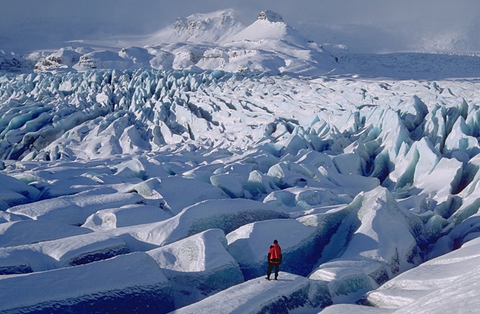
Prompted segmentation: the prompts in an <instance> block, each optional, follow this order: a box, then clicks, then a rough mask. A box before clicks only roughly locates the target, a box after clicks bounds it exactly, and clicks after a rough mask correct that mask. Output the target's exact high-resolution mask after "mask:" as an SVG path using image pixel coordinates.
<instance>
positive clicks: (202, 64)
mask: <svg viewBox="0 0 480 314" xmlns="http://www.w3.org/2000/svg"><path fill="white" fill-rule="evenodd" d="M0 48H1V46H0ZM0 58H1V59H0V62H1V63H0V70H6V71H23V72H28V71H29V67H30V69H31V63H32V62H31V61H28V60H35V61H36V63H35V66H34V68H33V70H34V71H35V72H44V71H49V72H56V73H58V72H62V71H72V70H77V71H86V70H91V69H120V70H125V69H132V68H153V69H159V70H183V69H194V70H225V71H229V72H239V71H255V72H258V71H259V72H272V73H275V74H277V73H303V74H316V75H319V74H325V73H328V72H330V71H333V70H335V69H336V68H337V67H338V64H336V61H335V58H334V57H333V56H332V55H331V54H330V53H328V52H326V51H324V50H322V49H321V47H320V46H319V45H317V44H315V43H313V42H311V41H308V40H307V39H305V38H304V37H303V36H302V35H300V34H299V33H298V32H297V31H296V30H294V29H293V28H291V27H290V26H288V25H287V24H286V23H285V22H283V20H282V17H281V16H280V15H279V14H277V13H274V12H272V11H266V12H261V13H260V15H259V17H258V19H257V21H255V22H254V23H252V24H251V25H249V26H248V27H245V26H244V25H243V24H242V23H240V22H238V19H237V17H236V12H235V11H234V10H222V11H217V12H213V13H209V14H194V15H191V16H188V17H186V18H178V19H177V20H176V21H175V22H174V23H173V25H172V26H168V27H166V28H163V29H161V30H159V31H157V32H155V33H153V34H149V35H142V36H131V37H125V38H117V37H115V36H114V37H113V38H109V37H105V38H99V39H96V40H91V39H89V40H76V41H69V42H68V45H67V46H64V47H63V48H61V49H58V50H56V51H54V52H53V53H52V52H51V51H50V52H49V51H42V52H39V51H36V52H35V53H31V54H29V55H28V56H24V57H23V59H22V58H20V59H19V58H16V59H14V58H13V57H10V58H8V56H7V55H5V54H4V55H0ZM2 60H3V61H2ZM31 70H32V69H31Z"/></svg>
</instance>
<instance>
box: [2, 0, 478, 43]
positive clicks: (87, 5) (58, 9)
mask: <svg viewBox="0 0 480 314" xmlns="http://www.w3.org/2000/svg"><path fill="white" fill-rule="evenodd" d="M228 8H233V9H236V10H237V11H238V12H239V19H240V20H241V21H242V22H243V23H244V24H245V25H248V24H250V23H252V22H253V21H254V20H255V19H256V17H257V15H258V13H259V12H260V11H262V10H272V11H275V12H277V13H279V14H281V15H282V16H283V19H284V21H285V22H286V23H288V24H290V25H291V26H293V27H295V28H297V29H298V30H299V31H300V32H301V33H302V34H304V35H305V36H307V37H309V38H310V39H313V40H315V41H316V42H317V43H320V44H324V43H330V44H335V45H339V44H340V45H345V46H347V47H348V48H349V49H350V50H351V51H354V52H374V53H378V52H399V51H437V52H443V51H446V52H450V51H480V38H479V36H477V34H478V30H480V1H478V0H459V1H453V0H402V1H399V0H395V1H393V0H296V1H290V0H288V1H287V0H243V1H241V2H240V1H233V0H208V1H198V0H177V1H164V0H102V1H97V0H83V1H76V0H42V1H39V0H15V1H14V0H0V49H5V48H8V47H15V46H21V44H22V39H23V40H25V39H27V38H28V36H27V34H32V33H35V34H36V35H37V37H38V38H39V40H38V41H39V42H41V40H40V39H41V38H44V40H43V41H44V42H48V41H49V40H51V39H52V38H55V37H57V38H59V39H62V40H64V39H72V38H81V37H89V36H90V37H95V36H99V34H100V35H104V36H109V35H111V34H113V33H117V34H118V33H122V34H141V33H148V32H154V31H155V30H159V29H161V28H162V27H165V26H167V25H170V24H172V23H173V22H175V19H176V18H177V17H186V16H188V15H191V14H194V13H209V12H213V11H216V10H223V9H228ZM60 30H64V32H61V33H55V32H56V31H60ZM67 30H68V31H67ZM12 34H13V35H12ZM12 36H13V37H15V38H12ZM69 36H70V37H72V38H67V37H69ZM1 41H3V44H2V42H1ZM27 41H28V40H27Z"/></svg>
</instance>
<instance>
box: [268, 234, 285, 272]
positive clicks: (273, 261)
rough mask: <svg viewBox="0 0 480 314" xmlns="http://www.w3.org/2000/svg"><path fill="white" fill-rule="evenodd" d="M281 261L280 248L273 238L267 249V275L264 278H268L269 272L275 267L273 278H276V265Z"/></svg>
mask: <svg viewBox="0 0 480 314" xmlns="http://www.w3.org/2000/svg"><path fill="white" fill-rule="evenodd" d="M280 263H282V249H281V248H280V245H278V241H277V240H273V244H272V245H270V249H269V250H268V270H267V277H266V278H265V279H267V280H270V274H271V273H272V269H273V268H274V267H275V280H277V278H278V266H279V265H280Z"/></svg>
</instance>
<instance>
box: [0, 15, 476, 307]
mask: <svg viewBox="0 0 480 314" xmlns="http://www.w3.org/2000/svg"><path fill="white" fill-rule="evenodd" d="M227 13H228V12H227ZM218 14H219V13H218V12H217V13H215V15H209V18H210V21H212V20H213V21H217V20H216V18H217V17H218ZM229 16H230V15H228V14H226V13H225V12H224V13H223V15H222V14H220V17H218V18H219V19H220V20H221V19H224V20H223V21H230V20H228V18H227V17H229ZM193 18H194V17H189V19H193ZM197 18H198V16H197ZM201 18H204V16H201ZM189 19H187V22H185V23H186V24H179V25H188V23H191V20H189ZM230 22H231V23H230ZM230 22H229V23H230V24H228V25H230V26H229V27H230V28H229V29H230V30H231V31H232V32H233V31H235V34H233V33H224V32H221V31H218V28H215V27H216V26H215V27H214V31H211V30H209V32H206V33H205V34H206V35H205V34H204V36H203V37H202V42H205V41H206V40H207V39H208V40H210V41H221V42H222V45H220V46H219V47H217V48H216V49H217V50H212V49H213V48H212V44H211V43H203V44H202V45H204V46H203V48H202V49H203V50H202V49H200V48H198V47H199V46H198V45H197V46H195V47H194V48H195V49H200V50H201V54H199V56H200V57H198V59H195V62H194V63H185V62H186V60H190V61H192V59H191V57H192V55H191V54H190V53H191V52H192V51H200V50H195V49H193V48H191V47H190V46H188V47H189V48H188V49H190V50H188V49H187V48H186V47H187V46H183V45H180V44H177V45H175V44H174V43H171V42H170V44H169V45H166V46H162V47H160V46H155V47H153V46H152V47H147V46H143V48H140V47H137V46H134V47H130V48H128V49H124V50H119V51H118V52H112V51H111V50H108V52H107V51H91V52H86V53H85V54H84V52H85V51H82V53H80V52H79V51H80V50H79V49H80V48H78V49H77V48H75V49H76V50H75V49H74V48H72V49H70V48H64V49H60V50H57V51H56V52H54V53H52V54H48V55H44V56H43V59H39V60H37V63H35V64H36V66H35V65H34V64H31V63H28V62H27V61H26V60H27V59H22V60H21V62H22V66H21V67H15V68H14V70H15V71H11V70H12V68H9V69H10V70H9V71H5V70H4V71H2V72H0V312H1V313H53V312H55V313H63V312H88V313H93V312H95V313H97V312H106V313H110V312H112V313H118V312H124V313H133V312H136V313H145V312H152V313H153V312H154V313H297V314H313V313H352V312H354V313H419V312H422V313H441V312H449V313H466V312H473V311H475V310H476V309H477V308H478V307H479V306H480V301H478V297H477V296H478V294H479V293H480V288H479V287H478V285H477V281H478V277H479V274H480V272H479V271H480V269H479V267H478V265H477V264H478V258H479V256H480V254H479V252H480V246H479V241H478V236H479V235H480V233H479V231H480V219H479V214H478V211H479V208H480V200H479V197H480V187H478V185H479V182H480V157H479V156H480V155H479V153H480V144H479V137H480V81H479V80H478V79H477V78H475V77H474V75H475V73H476V72H475V71H477V68H475V66H476V64H477V62H478V61H477V60H476V58H477V57H475V56H470V57H461V56H456V57H455V56H452V57H451V58H453V59H455V60H462V61H461V62H463V63H461V62H460V63H461V66H460V67H459V68H460V70H458V68H457V69H454V68H455V66H454V65H453V64H452V63H448V65H446V66H445V67H442V69H441V70H438V71H434V73H432V72H430V73H429V72H428V70H425V69H430V68H429V67H428V66H427V65H429V64H435V63H436V61H437V60H439V59H442V58H446V56H440V57H439V56H430V58H429V57H427V58H426V59H427V60H423V61H422V60H420V59H421V58H417V57H419V56H418V55H415V56H414V57H413V59H412V55H409V54H402V55H401V56H400V55H399V56H397V57H398V59H401V60H414V61H415V62H413V63H408V62H407V61H405V63H408V64H410V68H408V67H403V66H402V64H405V63H400V65H398V67H399V68H397V69H400V68H401V69H402V71H396V70H395V69H392V68H391V67H390V66H389V65H388V64H387V65H385V64H383V65H378V66H374V65H375V62H377V61H378V59H374V58H373V57H372V56H365V55H364V56H359V55H351V56H349V55H348V54H339V57H337V58H336V56H335V54H334V53H330V52H328V51H327V50H325V49H323V48H322V47H320V46H319V45H316V44H315V43H312V42H308V41H305V40H304V38H303V37H301V35H300V34H298V33H297V32H296V31H295V30H293V29H291V28H289V27H288V26H287V25H286V24H285V23H283V21H282V19H281V17H279V16H278V15H275V14H274V13H273V12H267V13H264V16H263V17H262V14H260V17H259V19H258V20H257V21H255V22H254V23H253V24H252V25H250V26H247V27H243V28H242V27H240V26H238V24H235V23H233V22H232V21H230ZM232 23H233V24H232ZM214 25H217V24H215V23H214ZM222 25H223V24H222ZM235 25H236V26H235ZM217 26H218V25H217ZM233 26H235V27H238V28H233V30H232V28H231V27H233ZM220 29H222V28H220ZM170 31H172V30H170ZM177 31H178V30H177ZM202 31H204V30H202ZM169 34H170V35H169ZM207 35H208V36H213V37H211V38H210V37H208V36H207ZM153 36H154V38H160V37H161V38H167V37H168V36H171V33H168V32H167V31H166V30H164V31H163V32H159V33H157V34H155V35H153ZM155 36H156V37H155ZM162 36H163V37H162ZM222 36H224V37H222ZM226 38H229V39H231V41H229V40H227V39H226ZM232 38H233V39H232ZM266 38H267V39H266ZM142 40H146V39H142ZM149 40H150V39H149ZM164 40H165V39H164ZM181 40H184V41H188V40H189V39H186V38H181ZM170 41H172V39H170ZM265 45H267V46H268V49H267V48H265ZM239 46H242V47H243V48H242V49H244V50H242V51H243V52H245V53H246V52H248V53H247V54H251V56H253V57H251V58H247V57H245V56H243V57H242V56H238V55H237V56H236V57H235V58H237V59H235V58H234V57H233V52H234V51H236V49H238V48H239ZM260 47H263V48H265V49H266V51H263V50H262V49H261V48H260ZM292 47H296V48H295V49H296V50H295V49H293V48H292ZM82 49H84V48H82ZM179 49H180V50H179ZM182 49H183V50H184V51H183V52H185V54H182V53H183V52H182V51H181V50H182ZM209 49H210V50H209ZM153 50H155V51H156V52H155V53H156V54H153ZM212 51H214V52H215V53H217V56H218V55H220V56H221V58H220V57H218V58H220V59H221V60H223V63H222V62H218V60H219V59H218V58H217V57H215V58H214V57H211V58H207V57H206V56H208V55H209V53H213V52H212ZM292 51H293V54H296V55H292ZM167 52H168V53H169V54H171V55H168V54H166V53H167ZM55 53H56V54H57V55H55ZM122 54H123V55H122ZM127 55H128V56H127ZM133 55H135V58H134V57H132V56H133ZM52 56H54V57H55V58H58V59H55V58H53V57H52ZM85 56H87V57H90V59H88V58H87V57H85ZM161 56H164V57H165V56H166V57H165V58H164V59H161ZM172 56H176V57H172ZM301 56H304V59H302V58H301ZM0 57H3V58H4V59H2V60H4V63H3V65H4V66H5V64H6V63H5V62H6V61H5V60H7V61H8V60H10V61H9V62H10V63H9V65H11V61H12V59H11V57H9V56H8V54H5V53H4V55H2V56H0ZM67 57H68V58H72V59H70V60H74V61H73V62H71V63H70V64H66V62H65V60H66V59H65V58H67ZM390 57H391V56H390ZM8 58H10V59H8ZM49 58H50V59H49ZM62 58H63V59H62ZM68 58H67V59H68ZM82 58H83V59H82ZM383 58H385V59H387V58H388V56H383ZM290 59H291V60H293V61H292V62H287V61H286V60H290ZM380 59H381V58H380ZM18 60H20V59H18ZM18 60H17V61H18ZM46 60H47V61H48V60H50V61H52V60H53V61H56V62H57V64H56V66H52V63H51V62H50V65H49V66H47V63H46V62H45V61H46ZM58 60H63V61H61V62H58ZM82 60H83V61H82ZM88 60H90V61H92V60H94V61H95V62H96V63H95V64H96V66H94V67H91V66H88V67H87V66H86V64H88V62H87V61H88ZM134 60H135V61H134ZM138 60H143V61H141V62H140V63H138V62H137V61H138ZM252 60H253V61H252ZM299 60H300V61H299ZM19 62H20V61H19ZM92 62H93V61H92ZM182 62H183V63H182ZM192 62H193V61H192ZM249 62H250V63H249ZM42 64H43V66H44V67H40V65H42ZM182 64H183V65H182ZM222 64H223V65H222ZM419 64H423V65H425V68H424V69H423V70H422V68H420V70H419V71H418V73H417V72H416V70H417V69H418V67H417V66H418V65H419ZM160 65H161V66H160ZM247 65H248V67H247ZM81 66H82V67H81ZM27 68H28V69H30V70H27ZM385 69H387V70H388V69H389V70H388V71H387V70H385ZM449 69H450V71H449ZM462 69H464V70H462ZM465 69H467V70H465ZM354 70H355V71H358V73H357V75H351V74H352V73H351V72H353V71H354ZM389 71H390V72H389ZM455 71H458V73H463V74H464V75H463V76H458V75H456V73H457V72H455ZM379 73H384V75H383V76H382V75H380V74H379ZM398 73H400V74H398ZM415 73H417V76H416V78H415ZM395 75H399V76H401V77H395ZM427 77H428V79H427ZM432 77H434V78H435V79H432ZM274 239H277V240H278V242H279V244H280V246H281V248H282V251H283V262H282V264H281V266H280V270H281V273H280V275H279V280H278V281H276V282H275V281H266V280H265V279H264V277H265V275H266V269H267V252H268V248H269V246H270V244H271V243H272V241H273V240H274Z"/></svg>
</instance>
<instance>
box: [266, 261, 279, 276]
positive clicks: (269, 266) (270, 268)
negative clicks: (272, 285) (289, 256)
mask: <svg viewBox="0 0 480 314" xmlns="http://www.w3.org/2000/svg"><path fill="white" fill-rule="evenodd" d="M278 266H280V264H274V263H268V270H267V278H270V274H271V273H272V269H273V267H275V279H277V277H278Z"/></svg>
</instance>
